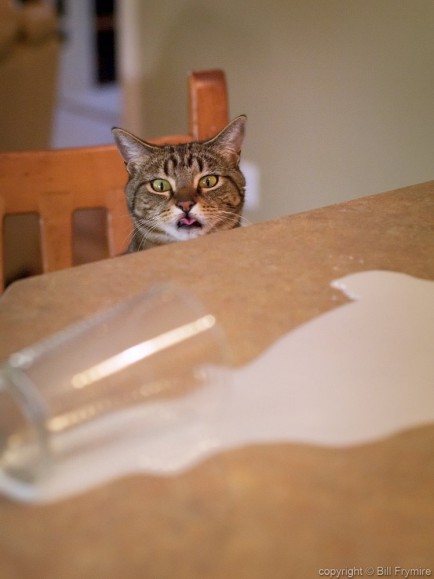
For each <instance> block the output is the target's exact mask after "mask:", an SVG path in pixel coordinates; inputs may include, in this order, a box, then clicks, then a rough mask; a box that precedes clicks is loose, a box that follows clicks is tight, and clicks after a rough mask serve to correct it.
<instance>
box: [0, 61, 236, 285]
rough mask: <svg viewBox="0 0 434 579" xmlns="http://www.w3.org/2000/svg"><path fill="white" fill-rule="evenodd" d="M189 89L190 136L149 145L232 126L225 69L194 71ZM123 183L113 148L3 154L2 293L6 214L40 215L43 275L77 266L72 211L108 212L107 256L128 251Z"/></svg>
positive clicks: (122, 171) (210, 133)
mask: <svg viewBox="0 0 434 579" xmlns="http://www.w3.org/2000/svg"><path fill="white" fill-rule="evenodd" d="M188 89H189V134H188V135H172V136H168V137H160V138H158V139H151V142H153V143H155V144H166V143H167V144H175V143H181V142H189V141H201V140H205V139H208V138H209V137H211V136H213V135H214V134H216V133H217V132H218V131H219V130H221V129H222V128H224V127H225V125H226V124H227V123H228V120H229V118H228V98H227V90H226V80H225V76H224V73H223V71H221V70H209V71H196V72H192V73H191V74H190V75H189V78H188ZM125 183H126V172H125V167H124V164H123V162H122V159H121V157H120V155H119V153H118V151H117V149H116V147H115V146H114V145H104V146H95V147H76V148H71V149H58V150H48V151H19V152H11V153H0V292H1V291H2V289H3V285H4V274H3V272H4V263H3V261H4V260H3V255H4V248H3V239H4V233H3V222H4V218H5V216H6V215H11V214H20V213H21V214H25V213H37V214H38V215H39V227H40V238H41V253H42V270H43V272H44V273H45V272H49V271H55V270H58V269H63V268H67V267H71V266H72V265H73V260H72V253H73V252H72V247H73V242H72V216H73V212H74V211H76V210H78V209H90V208H104V209H105V210H106V236H107V241H108V254H109V256H110V257H113V256H115V255H119V254H121V253H122V252H123V251H125V249H126V247H127V245H128V240H129V237H130V233H131V222H130V220H129V219H128V218H127V210H126V204H125V196H124V187H125Z"/></svg>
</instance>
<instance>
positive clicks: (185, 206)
mask: <svg viewBox="0 0 434 579" xmlns="http://www.w3.org/2000/svg"><path fill="white" fill-rule="evenodd" d="M176 205H177V206H178V207H180V208H181V209H182V210H183V211H184V212H185V213H188V212H189V211H190V210H191V208H192V207H193V205H194V201H178V202H177V204H176Z"/></svg>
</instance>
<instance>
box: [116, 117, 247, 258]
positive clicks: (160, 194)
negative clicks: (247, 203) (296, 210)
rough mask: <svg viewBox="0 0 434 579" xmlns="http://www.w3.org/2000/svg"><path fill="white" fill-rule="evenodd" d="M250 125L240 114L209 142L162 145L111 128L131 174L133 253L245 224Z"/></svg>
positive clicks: (129, 196)
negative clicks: (244, 161) (244, 163)
mask: <svg viewBox="0 0 434 579" xmlns="http://www.w3.org/2000/svg"><path fill="white" fill-rule="evenodd" d="M245 123H246V117H245V116H244V115H241V116H239V117H237V118H235V119H234V120H233V121H231V122H230V123H229V124H228V125H227V126H226V127H225V128H224V129H223V130H222V131H220V132H219V133H218V134H217V135H216V136H215V137H212V138H210V139H208V140H206V141H201V142H198V141H196V142H190V143H183V144H178V145H162V146H159V145H153V144H150V143H147V142H146V141H143V140H141V139H139V138H138V137H135V136H134V135H132V134H131V133H129V132H128V131H125V130H124V129H120V128H117V127H114V128H113V129H112V132H113V137H114V140H115V143H116V146H117V148H118V149H119V152H120V154H121V157H122V158H123V160H124V163H125V166H126V169H127V172H128V182H127V185H126V188H125V193H126V199H127V206H128V211H129V213H130V215H131V217H132V220H133V226H134V231H133V236H132V239H131V242H130V245H129V247H128V253H131V252H134V251H140V250H143V249H149V248H152V247H156V246H159V245H163V244H167V243H172V242H175V241H184V240H188V239H193V238H196V237H200V236H201V235H206V234H208V233H212V232H214V231H222V230H227V229H233V228H235V227H239V226H240V222H241V213H242V209H243V205H244V192H245V185H246V182H245V178H244V175H243V173H242V172H241V170H240V167H239V162H240V152H241V145H242V142H243V138H244V131H245Z"/></svg>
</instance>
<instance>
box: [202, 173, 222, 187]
mask: <svg viewBox="0 0 434 579" xmlns="http://www.w3.org/2000/svg"><path fill="white" fill-rule="evenodd" d="M218 181H219V178H218V176H217V175H205V177H202V179H201V180H200V181H199V187H200V188H201V189H211V188H212V187H215V186H216V185H217V183H218Z"/></svg>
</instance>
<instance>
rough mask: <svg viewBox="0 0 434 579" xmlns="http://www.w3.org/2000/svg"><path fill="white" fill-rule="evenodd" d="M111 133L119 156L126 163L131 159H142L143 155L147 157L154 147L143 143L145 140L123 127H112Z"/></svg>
mask: <svg viewBox="0 0 434 579" xmlns="http://www.w3.org/2000/svg"><path fill="white" fill-rule="evenodd" d="M112 134H113V138H114V140H115V143H116V146H117V148H118V149H119V152H120V154H121V157H122V159H123V160H124V162H125V164H126V165H128V164H129V163H130V162H131V161H137V160H139V159H143V158H144V157H148V156H149V155H151V154H152V153H153V149H154V147H153V146H152V145H150V144H149V143H145V141H142V140H141V139H139V138H138V137H135V136H134V135H133V134H132V133H129V132H128V131H126V130H125V129H119V128H118V127H113V129H112Z"/></svg>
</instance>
